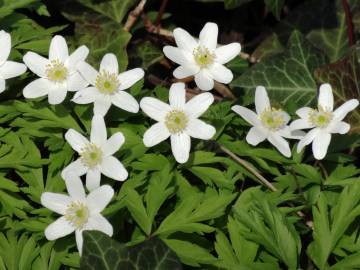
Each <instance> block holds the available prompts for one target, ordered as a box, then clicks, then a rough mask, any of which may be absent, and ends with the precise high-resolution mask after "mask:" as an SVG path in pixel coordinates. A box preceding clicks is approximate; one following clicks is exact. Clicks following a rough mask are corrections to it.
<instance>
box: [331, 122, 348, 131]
mask: <svg viewBox="0 0 360 270" xmlns="http://www.w3.org/2000/svg"><path fill="white" fill-rule="evenodd" d="M349 130H350V125H349V124H348V123H345V122H342V121H341V122H336V123H334V124H333V125H332V127H331V129H330V133H339V134H346V133H348V132H349Z"/></svg>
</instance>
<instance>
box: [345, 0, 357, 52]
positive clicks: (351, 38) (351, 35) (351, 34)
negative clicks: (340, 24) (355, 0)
mask: <svg viewBox="0 0 360 270" xmlns="http://www.w3.org/2000/svg"><path fill="white" fill-rule="evenodd" d="M342 4H343V8H344V12H345V19H346V25H347V33H348V39H349V46H350V47H351V46H353V45H354V43H355V42H354V32H353V23H352V17H351V12H350V7H349V3H348V1H347V0H342Z"/></svg>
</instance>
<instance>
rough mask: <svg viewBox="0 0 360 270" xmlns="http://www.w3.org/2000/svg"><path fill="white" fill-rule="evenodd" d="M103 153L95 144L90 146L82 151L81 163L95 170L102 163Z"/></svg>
mask: <svg viewBox="0 0 360 270" xmlns="http://www.w3.org/2000/svg"><path fill="white" fill-rule="evenodd" d="M102 154H103V153H102V151H101V149H100V148H99V147H98V146H96V145H95V144H92V143H90V144H88V145H86V146H85V147H84V149H83V150H82V151H81V153H80V156H81V161H82V162H83V163H84V164H85V166H87V167H89V168H93V167H95V166H96V165H98V164H100V163H101V161H102Z"/></svg>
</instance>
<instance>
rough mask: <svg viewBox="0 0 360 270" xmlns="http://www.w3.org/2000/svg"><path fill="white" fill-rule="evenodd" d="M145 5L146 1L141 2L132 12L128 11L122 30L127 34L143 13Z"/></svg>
mask: <svg viewBox="0 0 360 270" xmlns="http://www.w3.org/2000/svg"><path fill="white" fill-rule="evenodd" d="M145 4H146V0H141V1H140V2H139V4H138V5H137V6H136V7H135V8H134V9H133V10H132V11H130V13H129V16H128V18H127V20H126V22H125V25H124V28H123V29H124V30H125V31H127V32H129V31H130V29H131V27H133V25H134V24H135V22H136V21H137V19H138V17H139V16H140V14H141V13H142V12H143V10H144V6H145Z"/></svg>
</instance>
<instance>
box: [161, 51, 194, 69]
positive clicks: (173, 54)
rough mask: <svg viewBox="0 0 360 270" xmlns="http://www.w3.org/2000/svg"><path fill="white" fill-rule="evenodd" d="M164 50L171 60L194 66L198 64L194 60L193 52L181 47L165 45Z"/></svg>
mask: <svg viewBox="0 0 360 270" xmlns="http://www.w3.org/2000/svg"><path fill="white" fill-rule="evenodd" d="M163 52H164V54H165V56H166V57H167V58H169V59H170V60H171V61H173V62H175V63H177V64H179V65H182V66H192V65H196V64H195V62H194V56H193V55H192V53H190V52H188V51H185V50H182V49H179V48H177V47H173V46H165V47H164V48H163Z"/></svg>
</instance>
